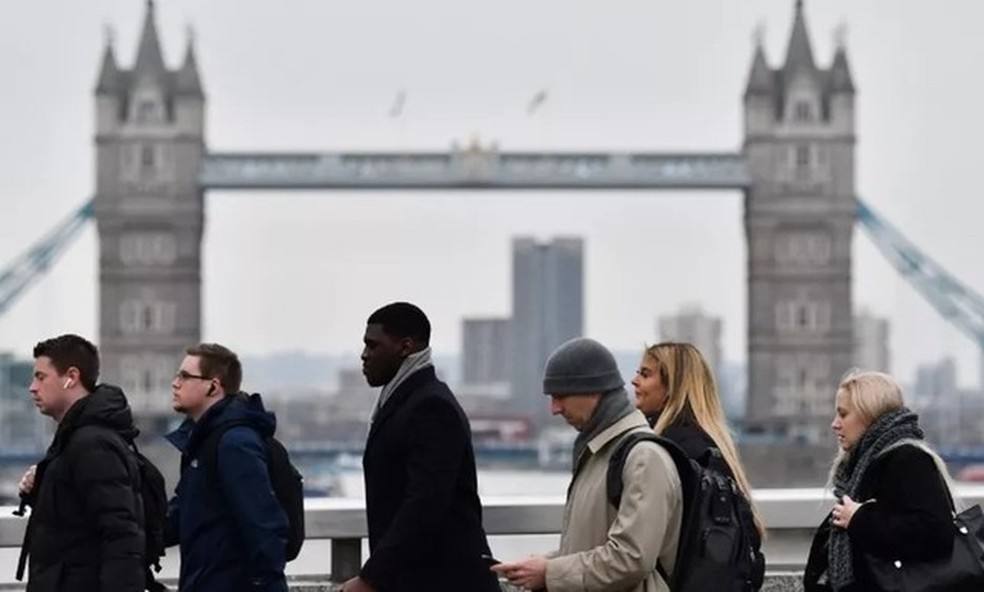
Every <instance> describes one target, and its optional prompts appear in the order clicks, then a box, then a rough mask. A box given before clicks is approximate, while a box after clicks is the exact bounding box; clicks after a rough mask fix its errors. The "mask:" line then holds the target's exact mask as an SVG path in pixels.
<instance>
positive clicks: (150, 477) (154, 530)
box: [14, 429, 167, 592]
mask: <svg viewBox="0 0 984 592" xmlns="http://www.w3.org/2000/svg"><path fill="white" fill-rule="evenodd" d="M107 431H109V432H110V433H112V434H113V435H115V436H116V438H114V439H115V440H116V441H117V442H118V444H119V445H120V454H121V455H122V456H125V455H127V454H131V453H132V454H133V455H134V456H135V457H136V461H137V476H136V477H137V478H136V482H135V483H134V484H133V489H134V491H136V492H137V493H139V494H140V499H141V506H143V518H144V520H143V522H144V523H143V527H144V578H145V582H146V583H145V586H146V588H147V590H148V591H149V592H166V591H167V588H165V587H164V585H163V584H161V583H160V582H158V581H157V579H156V578H155V577H154V574H155V573H160V571H161V557H164V548H165V547H164V525H165V524H166V522H167V492H166V487H165V484H164V475H162V474H161V472H160V470H159V469H158V468H157V467H156V466H155V465H154V463H153V462H151V461H150V459H148V458H147V457H146V456H144V455H143V454H141V453H140V451H139V450H138V449H137V444H136V443H135V442H129V443H127V441H126V440H124V439H123V437H122V436H120V435H119V433H118V432H116V431H115V430H108V429H107ZM24 506H25V503H24V501H21V506H20V508H18V511H17V512H14V513H15V514H18V515H23V514H24V510H25V508H24ZM30 527H31V523H30V522H28V531H29V530H30ZM28 540H29V534H28V533H27V532H25V534H24V545H22V546H21V555H20V559H19V560H18V562H17V580H18V581H20V580H21V579H22V578H23V575H24V569H25V566H26V563H27V547H26V545H27V542H28Z"/></svg>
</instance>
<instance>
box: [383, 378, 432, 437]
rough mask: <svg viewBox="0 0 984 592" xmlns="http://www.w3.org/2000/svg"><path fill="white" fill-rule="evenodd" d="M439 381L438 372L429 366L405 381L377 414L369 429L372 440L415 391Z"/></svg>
mask: <svg viewBox="0 0 984 592" xmlns="http://www.w3.org/2000/svg"><path fill="white" fill-rule="evenodd" d="M436 380H437V372H436V371H435V370H434V367H433V366H427V367H425V368H421V369H420V370H417V371H416V372H414V373H413V374H411V375H410V376H408V377H407V378H406V380H404V381H403V384H401V385H400V386H398V387H397V388H396V390H395V391H393V394H392V395H390V397H389V399H387V400H386V403H384V404H383V406H382V408H381V409H380V410H379V413H377V414H376V419H374V420H373V422H372V426H371V427H370V428H369V437H368V439H372V436H373V434H375V433H376V432H377V431H379V428H380V426H382V425H383V423H384V422H385V421H386V420H387V419H389V418H390V417H391V416H392V415H393V414H394V413H396V410H397V409H399V408H400V407H401V406H402V405H403V403H404V402H405V401H406V400H407V399H408V398H410V395H411V394H412V393H413V391H415V390H417V389H418V388H420V387H421V386H423V385H425V384H427V383H429V382H435V381H436Z"/></svg>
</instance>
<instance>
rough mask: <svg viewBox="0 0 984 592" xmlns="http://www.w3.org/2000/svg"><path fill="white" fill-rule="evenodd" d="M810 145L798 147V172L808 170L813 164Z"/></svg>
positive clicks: (798, 145) (799, 145)
mask: <svg viewBox="0 0 984 592" xmlns="http://www.w3.org/2000/svg"><path fill="white" fill-rule="evenodd" d="M811 152H812V151H811V150H810V145H809V144H797V145H796V168H797V170H802V169H808V168H810V166H811V165H812V164H813V158H812V156H813V155H812V154H811Z"/></svg>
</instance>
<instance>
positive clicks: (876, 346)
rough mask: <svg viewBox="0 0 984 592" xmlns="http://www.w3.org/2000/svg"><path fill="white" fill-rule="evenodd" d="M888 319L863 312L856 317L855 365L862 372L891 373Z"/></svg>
mask: <svg viewBox="0 0 984 592" xmlns="http://www.w3.org/2000/svg"><path fill="white" fill-rule="evenodd" d="M888 335H889V322H888V319H885V318H881V317H876V316H875V315H873V314H871V313H870V312H869V311H867V310H862V311H861V313H860V314H857V315H855V317H854V364H855V365H856V366H857V367H858V369H860V370H876V371H878V372H891V359H890V358H889V353H888Z"/></svg>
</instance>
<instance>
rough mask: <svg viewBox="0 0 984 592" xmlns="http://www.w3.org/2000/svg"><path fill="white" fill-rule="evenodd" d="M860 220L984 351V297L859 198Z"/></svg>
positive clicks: (898, 267) (905, 273)
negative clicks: (921, 249)
mask: <svg viewBox="0 0 984 592" xmlns="http://www.w3.org/2000/svg"><path fill="white" fill-rule="evenodd" d="M857 204H858V221H859V222H861V225H862V226H863V227H864V229H865V230H867V231H868V236H869V237H871V240H872V241H873V242H874V243H875V246H876V247H878V249H879V250H880V251H881V252H882V254H883V255H885V257H886V258H887V259H888V261H889V262H890V263H891V264H892V266H893V267H894V268H895V270H896V271H898V272H899V273H900V274H901V275H902V277H904V278H905V279H906V281H908V282H909V283H910V284H912V285H913V286H914V287H915V288H916V290H918V291H919V293H920V294H922V296H923V297H924V298H926V300H927V301H928V302H929V304H930V305H931V306H932V307H933V308H934V309H936V312H938V313H939V314H940V315H941V316H942V317H943V318H944V319H946V320H947V321H949V322H950V323H951V324H953V325H954V326H955V327H957V328H958V329H960V330H961V331H962V332H963V333H964V334H966V335H967V336H968V337H970V338H971V339H973V340H974V342H975V343H977V345H978V347H980V348H981V350H982V351H984V298H982V297H981V296H980V295H979V294H977V293H976V292H975V291H974V290H973V289H971V288H970V287H968V286H966V285H964V284H963V283H961V282H960V281H959V280H958V279H957V278H956V277H954V276H953V275H952V274H950V273H949V272H947V271H946V270H945V269H943V267H942V266H941V265H939V264H938V263H936V262H935V261H934V260H933V259H931V258H930V257H929V256H928V255H926V254H925V253H923V252H922V251H920V250H919V249H918V248H917V247H916V246H915V245H914V244H912V243H911V242H910V241H909V240H908V239H906V238H905V237H904V236H903V235H902V233H901V232H899V231H898V230H897V229H896V228H895V227H894V226H892V225H891V224H889V223H888V222H887V221H886V220H885V219H883V218H882V217H881V216H879V215H878V214H876V213H875V212H874V210H872V209H871V208H870V207H869V206H868V205H867V204H865V203H864V202H863V201H861V200H858V202H857Z"/></svg>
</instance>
